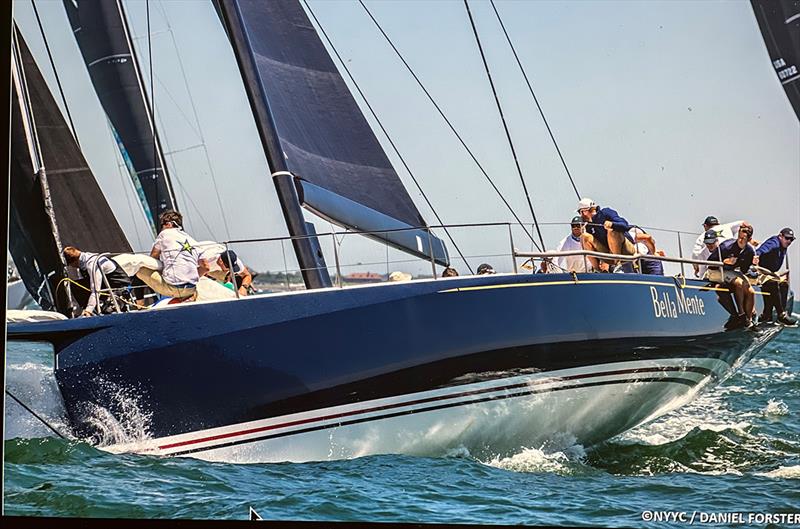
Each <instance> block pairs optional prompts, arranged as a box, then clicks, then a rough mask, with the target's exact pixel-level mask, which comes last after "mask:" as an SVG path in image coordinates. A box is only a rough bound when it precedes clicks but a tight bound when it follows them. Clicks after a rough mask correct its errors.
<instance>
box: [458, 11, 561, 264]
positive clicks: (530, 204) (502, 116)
mask: <svg viewBox="0 0 800 529" xmlns="http://www.w3.org/2000/svg"><path fill="white" fill-rule="evenodd" d="M464 7H465V8H466V10H467V16H468V17H469V24H470V26H472V33H473V34H474V35H475V42H476V43H477V44H478V51H479V52H480V54H481V61H483V68H484V70H486V77H487V78H488V79H489V86H491V88H492V95H493V96H494V102H495V104H496V105H497V111H498V112H499V113H500V121H502V123H503V130H504V131H505V133H506V139H507V140H508V146H509V147H510V148H511V155H512V156H513V157H514V165H515V166H516V167H517V174H518V175H519V181H520V182H521V183H522V190H523V191H525V199H526V200H527V201H528V207H529V208H530V210H531V216H532V217H533V224H534V225H535V226H536V233H537V234H538V235H539V242H541V243H542V248H545V244H544V238H543V237H542V230H540V229H539V221H538V220H537V219H536V212H535V211H534V210H533V202H531V195H530V193H529V192H528V186H527V184H526V183H525V178H524V177H523V176H522V167H520V165H519V158H518V157H517V150H516V149H515V148H514V142H513V141H512V140H511V132H510V131H509V130H508V123H506V117H505V114H503V106H502V105H501V104H500V98H499V97H498V96H497V89H496V88H495V86H494V80H493V79H492V73H491V72H490V71H489V63H488V62H486V54H485V53H484V52H483V45H482V44H481V39H480V37H479V36H478V28H477V27H475V20H474V19H473V18H472V11H470V9H469V2H468V1H467V0H464Z"/></svg>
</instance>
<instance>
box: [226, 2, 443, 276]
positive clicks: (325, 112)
mask: <svg viewBox="0 0 800 529" xmlns="http://www.w3.org/2000/svg"><path fill="white" fill-rule="evenodd" d="M218 9H219V11H220V14H221V15H222V18H223V22H225V23H226V29H228V30H229V36H230V37H231V42H232V44H233V46H234V51H236V53H237V54H238V55H239V56H245V57H246V58H248V59H249V60H250V61H251V62H252V64H253V70H254V71H251V72H243V75H244V77H245V82H246V85H248V86H247V88H248V90H249V92H250V94H249V95H250V97H251V103H252V102H253V99H254V97H255V98H258V99H259V101H257V102H256V103H255V104H254V107H256V110H258V107H259V105H260V106H261V109H263V112H262V113H263V114H266V115H260V113H259V112H258V111H256V112H255V115H256V120H257V121H258V120H261V121H263V122H265V123H263V124H262V126H263V127H264V128H265V129H268V131H269V132H271V133H272V134H273V135H274V136H275V137H274V138H270V140H271V141H272V142H273V143H272V144H273V145H275V150H276V151H277V152H273V153H270V152H269V149H268V153H267V154H268V157H269V158H270V166H271V167H272V169H273V171H276V168H275V162H276V159H278V158H279V160H277V161H278V162H279V163H280V164H283V165H285V167H286V171H288V172H289V173H291V174H292V175H293V176H294V184H295V185H296V186H297V196H298V198H299V200H300V203H301V204H302V205H303V206H304V207H306V208H307V209H309V210H311V211H313V212H314V213H316V214H317V215H319V216H321V217H323V218H326V219H328V220H330V221H331V222H334V223H336V224H338V225H340V226H343V227H346V228H351V229H357V230H360V231H367V232H376V231H382V230H397V231H388V232H385V233H380V234H376V235H373V238H375V239H377V240H380V241H385V242H387V243H388V244H390V245H391V246H393V247H396V248H398V249H401V250H403V251H406V252H409V253H411V254H413V255H416V256H418V257H421V258H425V259H431V258H433V259H435V260H436V262H438V263H439V264H442V265H447V264H448V263H449V259H448V255H447V249H446V247H445V245H444V243H443V242H442V241H441V240H440V239H438V238H437V237H435V236H433V235H432V234H431V233H430V231H429V230H428V229H426V228H425V227H426V226H427V224H426V223H425V221H424V220H423V218H422V216H421V215H420V213H419V211H418V210H417V208H416V206H415V205H414V202H413V201H412V200H411V197H410V196H409V194H408V192H407V191H406V189H405V187H404V186H403V183H402V182H401V180H400V178H399V177H398V175H397V172H396V171H395V170H394V168H393V167H392V165H391V163H390V162H389V159H388V158H387V156H386V154H385V153H384V151H383V148H382V147H381V145H380V143H379V142H378V140H377V138H376V137H375V134H374V133H373V131H372V129H371V128H370V126H369V124H368V123H367V120H366V119H365V118H364V116H363V114H362V113H361V110H360V109H359V108H358V105H357V104H356V101H355V99H354V98H353V96H352V94H351V93H350V91H349V89H348V88H347V85H346V84H345V82H344V80H343V79H342V76H341V75H340V74H339V71H338V70H337V69H336V66H335V64H334V63H333V60H332V59H331V58H330V56H329V55H328V52H327V51H326V50H325V47H324V45H323V44H322V41H321V40H320V38H319V36H318V35H317V32H316V30H315V29H314V27H313V26H312V24H311V22H310V21H309V19H308V17H307V16H306V13H305V11H304V10H303V8H302V6H301V5H300V3H299V2H297V1H296V0H278V1H271V2H261V1H258V0H238V1H237V0H221V1H220V3H219V5H218ZM240 65H241V59H240ZM409 228H417V229H413V230H411V229H409ZM293 235H294V234H293Z"/></svg>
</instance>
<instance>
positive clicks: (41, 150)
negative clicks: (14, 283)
mask: <svg viewBox="0 0 800 529" xmlns="http://www.w3.org/2000/svg"><path fill="white" fill-rule="evenodd" d="M15 37H16V39H17V42H18V50H19V55H18V56H16V57H15V58H16V66H15V69H14V92H13V94H12V99H13V101H12V109H11V174H10V178H11V182H10V197H9V203H10V208H9V209H10V210H9V250H10V251H11V255H12V256H13V258H14V263H15V264H16V266H17V270H18V272H19V274H20V277H21V278H22V280H23V282H24V283H25V287H26V288H27V289H28V292H30V293H31V295H33V296H34V298H35V299H36V300H37V302H38V303H39V304H40V305H41V306H42V308H44V309H53V308H55V309H56V310H59V311H62V312H67V311H68V303H67V299H66V297H65V296H64V292H65V290H64V288H63V286H61V287H59V283H60V282H61V280H62V279H63V278H64V277H65V269H64V264H63V262H62V260H61V256H60V250H61V249H62V248H63V247H64V246H76V247H78V248H80V249H81V250H87V251H92V252H130V251H131V247H130V244H129V243H128V240H127V239H126V238H125V234H124V233H123V232H122V229H121V228H120V226H119V224H118V223H117V220H116V218H115V217H114V214H113V213H112V212H111V208H109V206H108V203H107V202H106V199H105V197H104V196H103V193H102V191H101V190H100V187H99V186H98V185H97V182H96V181H95V179H94V176H93V175H92V172H91V170H90V169H89V167H88V165H87V163H86V160H85V159H84V157H83V155H82V154H81V152H80V150H79V149H78V146H77V143H76V142H75V138H74V137H73V136H72V133H71V132H70V129H69V127H68V126H67V123H66V121H65V120H64V117H63V116H62V114H61V111H60V110H59V108H58V105H57V104H56V102H55V99H53V96H52V95H51V93H50V91H49V89H48V87H47V84H46V83H45V80H44V78H43V77H42V74H41V72H40V71H39V68H38V67H37V65H36V62H35V61H34V59H33V56H32V55H31V53H30V50H29V49H28V46H27V45H26V43H25V41H24V40H23V38H22V35H21V33H19V32H18V31H16V32H15ZM15 55H16V53H15ZM43 180H44V181H45V186H44V187H43V186H42V181H43ZM49 205H51V206H52V207H50V208H49V209H50V211H51V212H52V215H53V218H52V219H51V218H50V216H49V215H48V213H47V211H48V206H49Z"/></svg>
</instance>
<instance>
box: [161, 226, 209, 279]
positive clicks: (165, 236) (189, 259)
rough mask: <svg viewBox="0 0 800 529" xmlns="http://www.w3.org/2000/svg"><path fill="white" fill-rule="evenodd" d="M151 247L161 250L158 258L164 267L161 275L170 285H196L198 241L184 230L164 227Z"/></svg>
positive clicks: (197, 277)
mask: <svg viewBox="0 0 800 529" xmlns="http://www.w3.org/2000/svg"><path fill="white" fill-rule="evenodd" d="M153 249H158V250H160V251H161V254H160V255H159V257H158V258H159V259H160V260H161V262H162V263H163V265H164V267H163V269H162V271H161V277H163V278H164V281H166V282H167V283H169V284H170V285H185V284H191V285H196V284H197V281H198V280H199V279H200V277H199V276H198V274H197V260H198V257H199V250H198V243H197V241H196V240H194V239H193V238H192V237H191V236H190V235H189V234H187V233H186V232H185V231H183V230H181V229H178V228H166V229H164V230H161V233H159V234H158V237H156V242H155V243H153Z"/></svg>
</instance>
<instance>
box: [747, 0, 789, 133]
mask: <svg viewBox="0 0 800 529" xmlns="http://www.w3.org/2000/svg"><path fill="white" fill-rule="evenodd" d="M750 1H751V3H752V6H753V11H754V12H755V15H756V20H758V27H759V28H760V29H761V35H762V36H763V37H764V43H765V44H766V45H767V51H768V52H769V58H770V59H771V60H772V66H773V67H774V68H775V73H776V75H777V76H778V81H780V83H781V84H782V85H783V89H784V90H785V91H786V96H787V97H788V98H789V102H790V103H791V104H792V107H793V108H794V112H795V114H797V118H798V119H800V0H750Z"/></svg>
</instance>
